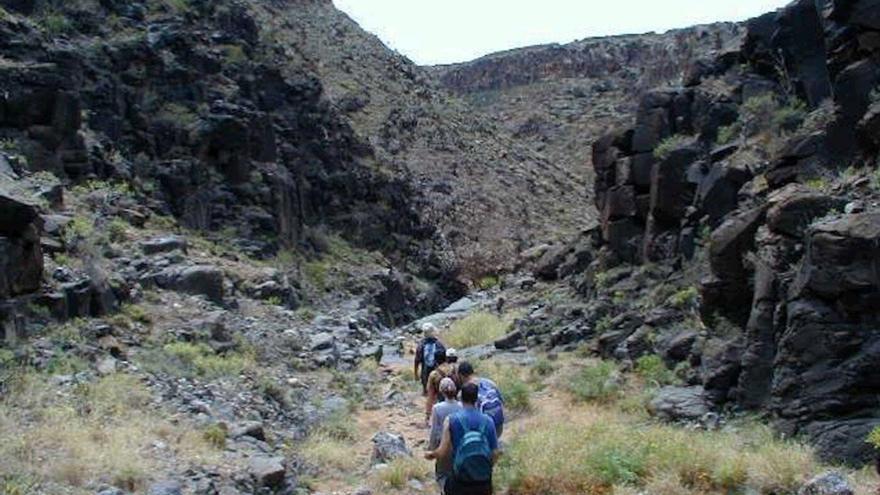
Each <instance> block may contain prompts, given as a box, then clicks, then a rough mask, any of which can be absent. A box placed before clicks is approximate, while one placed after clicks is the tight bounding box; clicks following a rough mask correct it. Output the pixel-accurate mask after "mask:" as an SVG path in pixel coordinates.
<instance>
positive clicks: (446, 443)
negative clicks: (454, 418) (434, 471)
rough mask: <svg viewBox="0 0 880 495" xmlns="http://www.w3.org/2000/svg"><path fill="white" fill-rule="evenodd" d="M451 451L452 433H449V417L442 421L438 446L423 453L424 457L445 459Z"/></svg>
mask: <svg viewBox="0 0 880 495" xmlns="http://www.w3.org/2000/svg"><path fill="white" fill-rule="evenodd" d="M450 452H452V434H451V433H449V418H448V417H447V418H446V419H445V420H444V421H443V438H441V439H440V446H439V447H437V448H436V449H434V450H432V451H430V452H428V453H426V454H425V459H428V460H434V459H445V458H446V457H448V456H449V453H450Z"/></svg>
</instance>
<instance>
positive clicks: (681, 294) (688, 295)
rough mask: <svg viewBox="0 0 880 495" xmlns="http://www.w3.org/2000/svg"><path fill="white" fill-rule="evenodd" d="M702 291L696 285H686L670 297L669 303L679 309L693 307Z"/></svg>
mask: <svg viewBox="0 0 880 495" xmlns="http://www.w3.org/2000/svg"><path fill="white" fill-rule="evenodd" d="M699 298H700V292H699V291H698V290H697V288H696V287H686V288H684V289H680V290H678V291H677V292H676V293H675V294H672V295H671V296H670V297H669V304H671V305H672V306H674V307H676V308H679V309H687V308H692V307H695V306H696V305H697V302H699Z"/></svg>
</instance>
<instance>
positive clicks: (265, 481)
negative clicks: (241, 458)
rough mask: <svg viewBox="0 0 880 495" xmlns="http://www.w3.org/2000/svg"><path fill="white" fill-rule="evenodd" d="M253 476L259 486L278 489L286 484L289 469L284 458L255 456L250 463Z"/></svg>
mask: <svg viewBox="0 0 880 495" xmlns="http://www.w3.org/2000/svg"><path fill="white" fill-rule="evenodd" d="M248 467H249V471H250V474H251V476H253V478H254V480H256V482H257V485H258V486H261V487H263V486H265V487H270V488H276V487H278V486H280V485H281V484H282V483H284V476H285V475H286V474H287V469H286V468H285V467H284V458H283V457H267V456H259V455H258V456H253V457H251V458H250V460H249V461H248Z"/></svg>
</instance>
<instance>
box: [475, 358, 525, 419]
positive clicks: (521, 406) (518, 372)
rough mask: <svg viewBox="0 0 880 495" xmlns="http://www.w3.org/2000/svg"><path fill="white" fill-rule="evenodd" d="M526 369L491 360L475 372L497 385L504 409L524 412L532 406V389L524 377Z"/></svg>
mask: <svg viewBox="0 0 880 495" xmlns="http://www.w3.org/2000/svg"><path fill="white" fill-rule="evenodd" d="M527 371H528V370H527V369H526V368H523V367H520V366H516V365H512V364H502V363H498V362H491V363H488V364H486V365H484V366H481V367H480V369H479V370H477V373H479V374H480V375H481V376H485V377H486V378H489V379H490V380H492V381H494V382H495V384H496V385H498V388H499V389H500V390H501V394H502V395H503V396H504V406H505V409H506V410H510V411H520V412H524V411H529V410H530V409H531V408H532V403H531V395H532V389H531V387H529V384H528V383H527V382H526V380H525V378H524V375H525V374H526V372H527Z"/></svg>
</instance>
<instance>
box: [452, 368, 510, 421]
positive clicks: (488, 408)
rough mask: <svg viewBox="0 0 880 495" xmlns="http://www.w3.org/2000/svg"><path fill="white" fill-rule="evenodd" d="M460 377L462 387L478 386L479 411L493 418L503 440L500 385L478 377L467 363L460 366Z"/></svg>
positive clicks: (502, 403) (502, 408)
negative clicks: (467, 385) (469, 384)
mask: <svg viewBox="0 0 880 495" xmlns="http://www.w3.org/2000/svg"><path fill="white" fill-rule="evenodd" d="M458 376H459V379H460V380H461V384H462V387H464V385H466V384H468V383H471V384H473V385H476V386H477V391H478V393H477V395H478V397H477V409H478V410H479V411H480V412H482V413H483V414H485V415H486V416H489V417H490V418H492V421H493V422H494V423H495V431H496V432H497V435H498V438H501V434H502V433H503V432H504V396H502V395H501V390H500V389H499V388H498V385H496V384H495V382H493V381H492V380H490V379H488V378H481V377H479V376H476V375H475V374H474V367H473V365H472V364H471V363H469V362H467V361H465V362H463V363H461V364H459V365H458Z"/></svg>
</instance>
